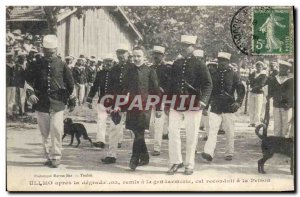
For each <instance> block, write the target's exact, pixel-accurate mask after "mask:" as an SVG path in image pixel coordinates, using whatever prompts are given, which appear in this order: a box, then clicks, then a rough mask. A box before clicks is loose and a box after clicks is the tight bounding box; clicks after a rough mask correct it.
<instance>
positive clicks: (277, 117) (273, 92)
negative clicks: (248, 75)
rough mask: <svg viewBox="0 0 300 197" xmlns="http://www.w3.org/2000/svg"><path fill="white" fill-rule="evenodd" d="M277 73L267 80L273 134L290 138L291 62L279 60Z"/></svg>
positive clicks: (291, 111) (292, 96)
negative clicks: (270, 100)
mask: <svg viewBox="0 0 300 197" xmlns="http://www.w3.org/2000/svg"><path fill="white" fill-rule="evenodd" d="M278 63H279V73H278V75H276V76H273V77H272V78H270V79H269V81H268V97H269V98H273V106H274V109H273V114H274V135H275V136H279V137H288V138H292V137H293V133H291V132H290V131H291V130H292V129H290V127H291V125H292V122H293V107H294V77H293V74H292V73H290V70H291V68H292V64H290V63H289V62H287V61H284V60H279V61H278Z"/></svg>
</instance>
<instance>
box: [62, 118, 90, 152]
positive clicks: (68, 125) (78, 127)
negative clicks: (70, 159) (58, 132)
mask: <svg viewBox="0 0 300 197" xmlns="http://www.w3.org/2000/svg"><path fill="white" fill-rule="evenodd" d="M67 135H71V136H72V137H71V142H70V144H69V146H72V144H73V140H74V136H75V137H76V139H77V145H76V148H78V146H79V144H80V137H81V135H82V136H83V139H85V140H89V141H90V143H91V146H93V142H92V140H91V138H89V136H88V134H87V132H86V129H85V127H84V126H83V124H81V123H73V121H72V119H71V118H66V119H65V120H64V135H63V136H62V140H63V139H64V138H65V137H66V136H67Z"/></svg>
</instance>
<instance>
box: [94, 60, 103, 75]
mask: <svg viewBox="0 0 300 197" xmlns="http://www.w3.org/2000/svg"><path fill="white" fill-rule="evenodd" d="M102 64H103V60H102V59H101V58H99V59H98V61H97V64H96V72H99V71H100V70H102Z"/></svg>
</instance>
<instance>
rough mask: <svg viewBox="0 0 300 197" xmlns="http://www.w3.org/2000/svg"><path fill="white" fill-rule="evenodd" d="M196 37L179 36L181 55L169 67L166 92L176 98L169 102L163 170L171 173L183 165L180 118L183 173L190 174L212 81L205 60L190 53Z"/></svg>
mask: <svg viewBox="0 0 300 197" xmlns="http://www.w3.org/2000/svg"><path fill="white" fill-rule="evenodd" d="M196 40H197V36H189V35H182V36H181V43H180V44H181V45H180V47H181V50H180V54H181V55H182V56H183V58H180V59H177V60H176V61H175V62H174V63H173V66H172V68H171V71H170V73H171V80H170V84H169V86H168V87H169V88H170V89H169V90H168V95H170V98H173V97H174V96H175V98H176V100H175V104H174V102H172V103H173V104H174V105H173V106H172V104H171V105H170V113H169V121H170V124H169V163H170V164H171V167H170V169H169V170H168V172H167V174H169V175H173V174H175V173H176V172H177V171H178V169H180V168H182V167H184V164H183V161H182V154H181V139H180V126H181V120H183V121H184V123H185V128H186V158H185V171H184V174H186V175H191V174H193V171H194V165H195V150H196V145H197V142H198V132H199V126H200V119H201V114H202V109H203V108H204V107H205V106H206V104H207V102H208V99H209V97H210V93H211V90H212V81H211V77H210V73H209V71H208V69H207V67H206V65H205V62H203V61H199V59H198V58H196V57H195V56H194V55H193V51H194V45H195V44H196ZM202 53H204V52H203V51H202ZM193 98H195V99H193ZM172 101H173V99H172ZM165 104H167V102H165ZM191 106H192V107H191ZM194 107H196V109H195V108H194Z"/></svg>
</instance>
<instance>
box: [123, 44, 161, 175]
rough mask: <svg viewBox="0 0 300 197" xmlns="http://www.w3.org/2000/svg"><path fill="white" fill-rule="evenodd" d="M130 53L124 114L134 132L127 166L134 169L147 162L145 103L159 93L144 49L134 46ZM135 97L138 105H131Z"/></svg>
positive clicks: (147, 112) (147, 120) (147, 121)
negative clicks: (125, 111) (131, 61)
mask: <svg viewBox="0 0 300 197" xmlns="http://www.w3.org/2000/svg"><path fill="white" fill-rule="evenodd" d="M132 54H133V60H134V64H135V65H134V66H132V67H130V68H128V71H127V75H126V77H125V81H124V95H126V94H129V98H128V101H129V102H128V103H130V105H129V107H128V108H127V114H126V128H127V129H130V130H132V131H133V133H134V141H133V145H132V155H131V159H130V163H129V167H130V168H131V169H132V170H135V169H136V167H137V166H138V165H147V164H148V163H149V154H148V149H147V146H146V143H145V136H144V134H145V129H148V128H149V122H150V114H149V112H150V111H149V110H147V109H146V108H145V105H146V104H147V100H148V96H149V95H150V94H152V95H159V86H158V79H157V75H156V72H155V71H154V70H153V69H152V68H151V67H148V66H147V65H146V64H145V62H144V61H145V56H144V50H143V49H142V48H135V49H134V50H133V52H132ZM137 98H140V100H141V103H140V105H139V107H136V106H132V104H134V103H135V99H137ZM141 105H142V106H141ZM158 115H159V114H158Z"/></svg>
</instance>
